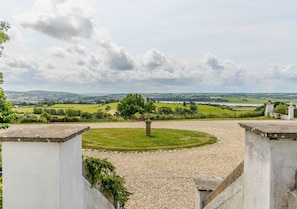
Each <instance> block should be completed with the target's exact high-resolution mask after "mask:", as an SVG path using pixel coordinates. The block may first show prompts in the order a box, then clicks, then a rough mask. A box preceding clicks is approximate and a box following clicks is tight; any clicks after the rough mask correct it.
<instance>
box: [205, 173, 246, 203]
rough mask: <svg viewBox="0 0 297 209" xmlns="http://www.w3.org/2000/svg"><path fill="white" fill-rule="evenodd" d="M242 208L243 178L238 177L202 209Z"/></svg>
mask: <svg viewBox="0 0 297 209" xmlns="http://www.w3.org/2000/svg"><path fill="white" fill-rule="evenodd" d="M241 208H243V176H241V177H239V178H238V179H237V180H236V181H235V182H233V183H232V184H231V185H230V186H229V187H227V188H226V189H225V190H224V191H223V192H222V193H220V194H219V195H218V196H217V197H216V198H215V199H214V200H212V201H211V202H210V203H209V204H208V205H206V206H205V207H204V209H241Z"/></svg>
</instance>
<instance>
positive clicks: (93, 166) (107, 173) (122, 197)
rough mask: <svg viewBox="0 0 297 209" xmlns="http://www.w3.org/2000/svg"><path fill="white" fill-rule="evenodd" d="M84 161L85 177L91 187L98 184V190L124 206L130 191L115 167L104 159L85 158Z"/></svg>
mask: <svg viewBox="0 0 297 209" xmlns="http://www.w3.org/2000/svg"><path fill="white" fill-rule="evenodd" d="M84 162H85V163H84V164H85V168H86V170H87V174H86V178H87V179H88V180H89V182H90V183H91V185H92V187H94V186H98V187H99V189H100V192H102V193H107V194H108V195H109V196H110V197H112V198H113V199H114V201H115V202H116V203H119V205H120V206H121V207H124V205H125V204H126V202H127V201H128V199H129V196H130V195H132V193H130V192H129V191H128V190H127V188H126V187H125V179H124V178H123V177H121V176H119V175H118V174H117V173H116V171H115V167H114V166H113V165H112V164H111V163H110V162H108V161H107V160H106V159H98V158H86V159H85V160H84Z"/></svg>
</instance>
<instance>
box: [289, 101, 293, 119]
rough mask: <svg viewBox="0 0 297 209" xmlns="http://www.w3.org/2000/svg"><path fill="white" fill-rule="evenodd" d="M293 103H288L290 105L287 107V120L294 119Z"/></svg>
mask: <svg viewBox="0 0 297 209" xmlns="http://www.w3.org/2000/svg"><path fill="white" fill-rule="evenodd" d="M294 109H295V107H294V105H293V103H292V102H291V103H290V106H289V107H288V120H294Z"/></svg>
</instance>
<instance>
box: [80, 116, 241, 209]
mask: <svg viewBox="0 0 297 209" xmlns="http://www.w3.org/2000/svg"><path fill="white" fill-rule="evenodd" d="M238 122H239V121H234V120H232V121H178V122H155V121H154V122H153V123H152V132H153V128H174V129H187V130H195V131H202V132H206V133H210V134H213V135H215V136H216V137H218V138H219V140H220V141H219V142H218V143H216V144H213V145H209V146H205V147H200V148H192V149H184V150H177V151H164V152H152V153H149V152H146V153H112V152H111V153H107V152H99V151H87V150H85V151H84V155H88V156H92V157H99V158H107V159H108V160H109V161H111V162H112V163H113V164H114V165H115V166H116V168H117V172H118V173H119V174H120V175H122V176H124V177H125V179H126V185H127V187H128V189H129V191H131V192H133V195H132V196H131V198H130V200H129V201H128V203H127V205H126V208H127V209H140V208H141V209H144V208H147V209H193V208H195V186H194V182H193V177H222V178H224V177H226V176H227V175H228V174H229V173H230V172H231V171H232V170H233V169H234V168H236V166H237V165H238V164H239V163H240V162H241V161H242V160H243V150H244V130H243V129H242V128H240V127H239V125H238ZM240 122H243V121H240ZM90 126H91V128H95V127H98V128H99V127H102V128H128V127H143V128H144V127H145V123H144V122H133V123H102V124H91V125H90Z"/></svg>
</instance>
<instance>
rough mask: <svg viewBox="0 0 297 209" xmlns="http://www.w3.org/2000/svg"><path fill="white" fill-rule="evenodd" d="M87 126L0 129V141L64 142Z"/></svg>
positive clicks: (80, 132)
mask: <svg viewBox="0 0 297 209" xmlns="http://www.w3.org/2000/svg"><path fill="white" fill-rule="evenodd" d="M89 129H90V127H88V126H70V125H35V126H34V125H32V126H31V125H30V126H21V127H17V126H16V127H14V128H9V129H5V130H1V131H0V142H66V141H68V140H70V139H72V138H74V137H75V136H77V135H80V134H82V133H83V132H85V131H87V130H89Z"/></svg>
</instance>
